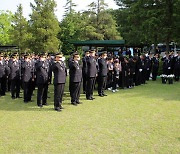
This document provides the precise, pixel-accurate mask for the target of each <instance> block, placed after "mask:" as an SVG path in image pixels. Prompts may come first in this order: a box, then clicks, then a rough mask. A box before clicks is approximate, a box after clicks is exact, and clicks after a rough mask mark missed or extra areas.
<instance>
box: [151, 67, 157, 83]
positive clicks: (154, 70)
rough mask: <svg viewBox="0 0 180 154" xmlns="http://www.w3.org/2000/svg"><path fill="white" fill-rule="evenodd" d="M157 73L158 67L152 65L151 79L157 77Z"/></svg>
mask: <svg viewBox="0 0 180 154" xmlns="http://www.w3.org/2000/svg"><path fill="white" fill-rule="evenodd" d="M157 75H158V67H154V68H153V69H152V80H153V81H155V80H156V79H157Z"/></svg>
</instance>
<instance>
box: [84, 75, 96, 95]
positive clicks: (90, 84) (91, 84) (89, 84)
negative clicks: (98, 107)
mask: <svg viewBox="0 0 180 154" xmlns="http://www.w3.org/2000/svg"><path fill="white" fill-rule="evenodd" d="M95 83H96V78H95V77H89V78H87V86H86V98H92V96H93V90H94V87H95Z"/></svg>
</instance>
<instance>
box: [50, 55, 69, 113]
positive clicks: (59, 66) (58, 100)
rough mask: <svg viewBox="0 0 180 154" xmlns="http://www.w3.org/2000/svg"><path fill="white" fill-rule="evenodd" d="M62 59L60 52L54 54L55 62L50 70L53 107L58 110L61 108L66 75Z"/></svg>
mask: <svg viewBox="0 0 180 154" xmlns="http://www.w3.org/2000/svg"><path fill="white" fill-rule="evenodd" d="M62 59H63V54H62V53H59V54H56V56H55V62H54V63H53V65H52V71H53V73H54V82H53V83H54V109H55V110H56V111H58V112H60V111H61V110H62V109H63V107H62V98H63V93H64V86H65V83H66V75H67V73H66V67H65V64H64V62H63V61H62Z"/></svg>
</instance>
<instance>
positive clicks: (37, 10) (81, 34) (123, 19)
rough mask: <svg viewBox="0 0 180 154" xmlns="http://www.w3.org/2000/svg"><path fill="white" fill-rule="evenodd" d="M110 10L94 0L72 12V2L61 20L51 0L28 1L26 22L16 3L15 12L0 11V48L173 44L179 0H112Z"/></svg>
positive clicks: (27, 49)
mask: <svg viewBox="0 0 180 154" xmlns="http://www.w3.org/2000/svg"><path fill="white" fill-rule="evenodd" d="M115 2H116V3H117V5H118V6H119V9H116V10H112V9H109V8H108V5H107V4H106V3H105V2H104V0H94V2H92V3H90V4H89V6H88V9H86V10H84V11H81V12H77V11H75V8H76V4H74V3H73V0H67V4H66V6H65V9H66V11H65V13H64V18H63V19H62V21H58V20H57V17H56V16H55V13H54V11H55V9H56V1H55V0H34V3H30V6H31V10H32V13H31V14H30V20H27V19H26V18H24V17H23V8H22V5H21V4H20V5H19V6H18V7H17V11H16V13H14V14H12V13H11V12H10V11H6V12H5V11H1V10H0V45H11V44H13V45H17V46H19V48H20V51H21V52H35V53H40V52H58V51H59V50H61V51H62V52H63V53H64V54H66V55H68V54H69V53H71V52H72V51H74V50H75V49H74V46H73V45H72V44H70V42H71V41H74V40H119V39H124V40H125V41H126V45H129V46H134V47H136V46H143V45H147V46H148V47H150V46H151V45H152V44H154V46H155V48H156V47H157V44H158V43H165V44H166V49H167V50H168V51H169V50H170V48H169V44H170V43H171V42H174V43H176V44H178V43H179V32H180V23H179V21H180V14H179V12H180V7H179V6H180V1H179V0H164V1H159V0H156V1H154V0H115Z"/></svg>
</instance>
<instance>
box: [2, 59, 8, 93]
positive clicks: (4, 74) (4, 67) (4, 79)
mask: <svg viewBox="0 0 180 154" xmlns="http://www.w3.org/2000/svg"><path fill="white" fill-rule="evenodd" d="M9 71H10V70H9V67H8V66H7V64H6V62H5V61H4V60H1V61H0V95H1V96H4V95H5V93H6V83H7V76H8V74H9Z"/></svg>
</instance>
